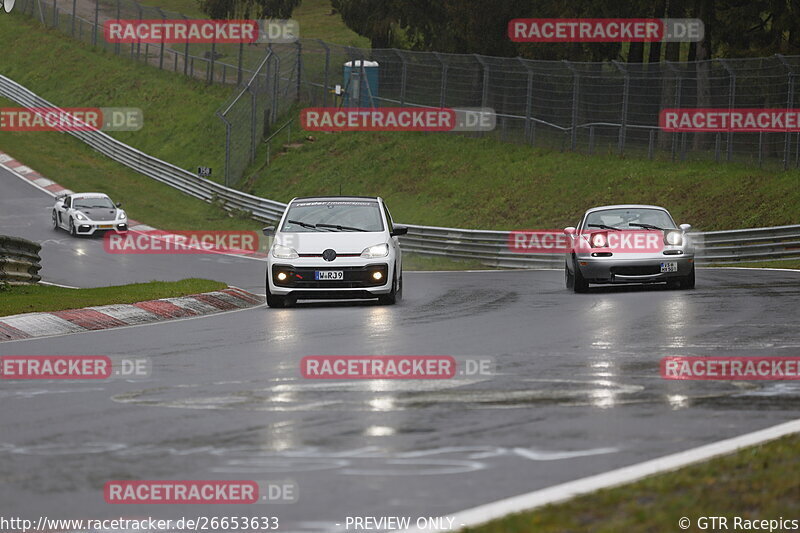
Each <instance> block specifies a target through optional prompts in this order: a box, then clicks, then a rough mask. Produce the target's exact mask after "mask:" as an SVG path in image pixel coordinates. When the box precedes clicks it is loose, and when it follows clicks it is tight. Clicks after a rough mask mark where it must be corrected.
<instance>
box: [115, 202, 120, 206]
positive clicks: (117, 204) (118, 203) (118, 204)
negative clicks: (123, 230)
mask: <svg viewBox="0 0 800 533" xmlns="http://www.w3.org/2000/svg"><path fill="white" fill-rule="evenodd" d="M114 205H116V206H117V207H122V202H117V203H116V204H114Z"/></svg>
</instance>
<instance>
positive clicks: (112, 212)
mask: <svg viewBox="0 0 800 533" xmlns="http://www.w3.org/2000/svg"><path fill="white" fill-rule="evenodd" d="M78 211H79V212H81V213H83V214H84V215H86V216H87V217H88V218H89V220H99V221H106V220H116V218H117V210H116V209H109V208H107V207H103V208H94V209H88V208H81V209H78Z"/></svg>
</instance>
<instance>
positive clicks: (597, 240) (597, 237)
mask: <svg viewBox="0 0 800 533" xmlns="http://www.w3.org/2000/svg"><path fill="white" fill-rule="evenodd" d="M606 244H608V240H607V239H606V234H605V233H595V234H593V235H592V248H603V247H605V246H606Z"/></svg>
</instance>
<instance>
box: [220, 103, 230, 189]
mask: <svg viewBox="0 0 800 533" xmlns="http://www.w3.org/2000/svg"><path fill="white" fill-rule="evenodd" d="M216 115H217V116H218V117H219V118H220V120H222V122H224V123H225V186H226V187H230V182H229V179H230V175H231V123H230V122H228V119H226V118H225V115H222V114H220V113H219V111H217V113H216Z"/></svg>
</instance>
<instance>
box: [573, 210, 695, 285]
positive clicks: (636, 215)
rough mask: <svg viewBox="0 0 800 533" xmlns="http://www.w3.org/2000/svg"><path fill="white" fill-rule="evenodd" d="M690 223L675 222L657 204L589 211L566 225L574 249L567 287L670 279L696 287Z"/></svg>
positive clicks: (668, 283)
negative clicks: (574, 223) (574, 225)
mask: <svg viewBox="0 0 800 533" xmlns="http://www.w3.org/2000/svg"><path fill="white" fill-rule="evenodd" d="M691 227H692V226H691V225H689V224H681V225H680V226H678V225H676V224H675V221H674V220H673V219H672V216H671V215H670V214H669V211H667V210H666V209H664V208H663V207H658V206H654V205H607V206H601V207H594V208H592V209H589V210H588V211H586V213H584V215H583V217H582V218H581V220H580V222H579V223H578V225H577V226H576V227H568V228H565V229H564V233H566V234H567V235H568V236H569V237H570V239H571V241H572V247H571V250H570V251H569V253H567V255H566V264H565V265H564V277H565V282H566V286H567V288H568V289H572V290H573V291H575V292H586V291H587V290H588V289H589V285H590V284H593V283H594V284H616V283H664V282H665V283H667V285H668V286H669V287H670V288H681V289H693V288H694V286H695V265H694V246H693V245H692V240H691V238H690V236H689V235H688V231H689V230H690V229H691Z"/></svg>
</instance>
